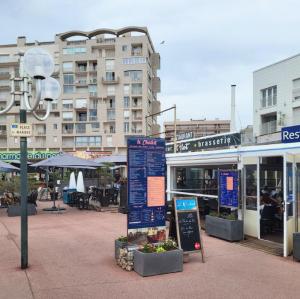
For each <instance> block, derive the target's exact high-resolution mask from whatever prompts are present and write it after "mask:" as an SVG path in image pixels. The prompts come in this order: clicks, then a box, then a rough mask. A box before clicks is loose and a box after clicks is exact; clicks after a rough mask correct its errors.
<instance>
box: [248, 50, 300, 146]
mask: <svg viewBox="0 0 300 299" xmlns="http://www.w3.org/2000/svg"><path fill="white" fill-rule="evenodd" d="M299 124H300V54H298V55H295V56H293V57H290V58H287V59H284V60H282V61H279V62H276V63H274V64H271V65H269V66H266V67H263V68H261V69H259V70H257V71H255V72H254V73H253V133H254V137H255V139H256V142H257V143H273V142H280V138H281V137H280V131H281V128H282V127H286V126H292V125H299Z"/></svg>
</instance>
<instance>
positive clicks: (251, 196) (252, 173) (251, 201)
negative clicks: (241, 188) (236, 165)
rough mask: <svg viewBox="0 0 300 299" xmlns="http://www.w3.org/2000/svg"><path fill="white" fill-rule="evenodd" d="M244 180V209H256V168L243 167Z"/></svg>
mask: <svg viewBox="0 0 300 299" xmlns="http://www.w3.org/2000/svg"><path fill="white" fill-rule="evenodd" d="M245 180H246V182H245V183H246V209H247V210H256V209H257V166H256V165H246V166H245Z"/></svg>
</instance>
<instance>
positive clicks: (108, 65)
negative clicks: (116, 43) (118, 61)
mask: <svg viewBox="0 0 300 299" xmlns="http://www.w3.org/2000/svg"><path fill="white" fill-rule="evenodd" d="M114 67H115V60H114V59H106V60H105V69H106V70H107V71H113V70H114Z"/></svg>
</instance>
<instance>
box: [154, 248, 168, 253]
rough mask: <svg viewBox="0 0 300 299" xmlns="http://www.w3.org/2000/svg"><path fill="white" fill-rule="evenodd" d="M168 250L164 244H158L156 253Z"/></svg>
mask: <svg viewBox="0 0 300 299" xmlns="http://www.w3.org/2000/svg"><path fill="white" fill-rule="evenodd" d="M166 251H167V250H166V249H165V248H164V247H163V246H157V247H156V251H155V252H156V253H162V252H166Z"/></svg>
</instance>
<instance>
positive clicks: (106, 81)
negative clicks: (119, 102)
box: [102, 77, 120, 84]
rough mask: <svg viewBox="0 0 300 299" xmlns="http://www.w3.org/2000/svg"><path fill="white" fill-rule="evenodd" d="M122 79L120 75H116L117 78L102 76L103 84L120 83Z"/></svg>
mask: <svg viewBox="0 0 300 299" xmlns="http://www.w3.org/2000/svg"><path fill="white" fill-rule="evenodd" d="M119 81H120V78H119V77H115V78H104V77H102V83H103V84H118V83H119Z"/></svg>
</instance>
